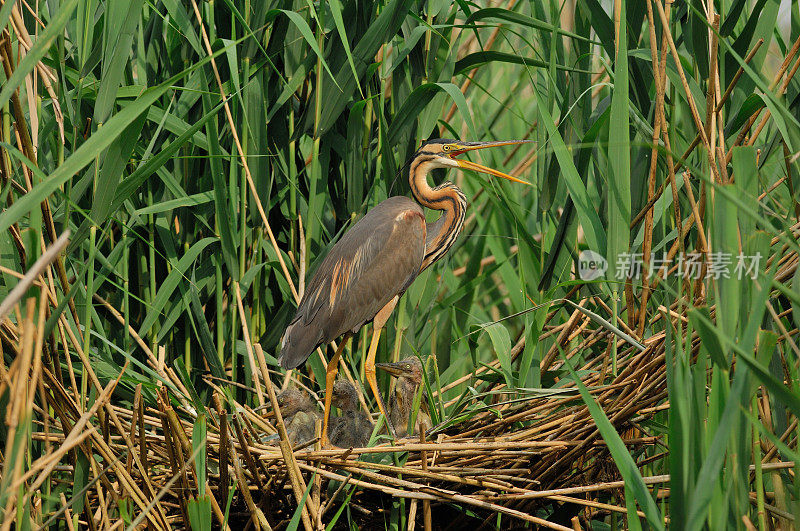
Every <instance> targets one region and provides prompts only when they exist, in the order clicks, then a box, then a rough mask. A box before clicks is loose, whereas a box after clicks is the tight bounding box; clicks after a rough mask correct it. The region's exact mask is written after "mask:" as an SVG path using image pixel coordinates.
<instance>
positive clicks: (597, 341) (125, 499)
mask: <svg viewBox="0 0 800 531" xmlns="http://www.w3.org/2000/svg"><path fill="white" fill-rule="evenodd" d="M795 229H797V227H795ZM773 243H776V242H773ZM777 265H778V267H777V269H778V276H779V277H780V278H778V280H781V279H784V280H785V279H787V278H790V277H791V276H792V275H793V274H794V272H795V270H796V267H797V256H796V255H792V256H787V257H786V258H785V259H784V260H782V261H781V264H777ZM695 303H697V301H695ZM34 307H35V305H34V304H32V302H31V301H29V304H28V305H27V307H26V308H25V309H22V308H18V309H19V310H20V316H21V317H22V320H21V326H19V327H17V326H15V325H14V324H13V323H12V322H11V321H10V320H8V319H6V320H5V321H4V322H3V323H1V324H0V333H1V334H2V339H3V345H4V346H5V347H6V348H8V347H10V346H13V347H15V348H16V346H19V351H18V352H17V354H18V355H17V356H16V358H15V362H14V363H13V364H12V365H11V366H10V367H9V368H8V369H5V368H4V374H3V375H2V383H0V387H2V393H6V392H8V393H9V395H8V396H9V397H10V400H9V406H8V407H9V408H10V411H17V412H18V413H19V415H17V416H13V415H12V416H10V417H9V418H16V419H19V420H20V422H21V423H20V424H19V425H18V426H10V428H9V427H7V428H5V430H6V433H5V435H6V436H7V437H10V438H13V437H14V436H15V433H16V432H15V430H16V429H17V428H18V427H19V426H21V425H22V423H23V422H28V421H30V422H31V426H32V441H33V444H37V445H40V446H41V447H42V448H44V449H45V451H44V452H43V453H42V456H41V457H39V458H38V459H36V460H34V461H33V462H32V463H31V465H30V467H29V469H28V471H27V473H26V474H24V476H19V475H17V476H16V477H12V478H9V477H4V478H3V481H5V482H8V483H6V484H7V485H10V486H11V488H12V489H16V491H15V492H17V494H15V495H13V496H12V497H11V498H10V499H7V500H6V506H5V510H6V512H7V513H8V511H9V510H13V507H15V506H16V505H15V503H16V502H18V501H19V499H20V497H23V496H24V497H30V496H31V495H32V493H33V492H35V491H37V489H40V488H41V486H42V485H43V484H44V483H45V482H46V481H47V482H48V484H49V485H50V486H51V487H52V486H54V485H56V486H58V485H60V486H62V487H63V486H67V487H69V488H66V489H64V488H62V489H61V494H60V495H61V498H62V500H61V502H62V503H61V504H54V505H52V506H51V507H52V509H51V510H50V512H48V513H47V514H46V515H45V516H47V517H49V518H50V521H53V520H55V519H64V520H68V521H70V522H71V523H72V522H77V523H78V524H79V526H80V527H83V528H92V529H99V528H108V527H111V528H114V527H115V522H114V517H112V516H111V515H117V514H121V513H123V512H124V513H125V514H126V515H127V517H126V518H124V520H125V523H126V524H129V525H133V526H134V527H136V526H145V525H147V526H149V527H150V528H155V529H166V528H190V526H191V524H190V520H191V512H192V511H193V510H194V509H196V507H195V508H193V507H192V505H193V504H195V503H197V502H196V500H197V496H198V492H199V491H201V490H203V489H204V490H205V493H206V496H207V497H206V498H205V500H206V503H209V504H210V506H211V514H212V520H213V522H214V525H215V526H219V527H221V526H222V525H223V523H224V522H227V525H228V526H229V527H230V528H232V529H237V528H245V529H255V528H261V529H285V528H287V527H289V526H294V525H296V524H298V523H299V524H300V525H302V526H304V527H306V528H312V529H313V528H321V527H324V526H325V525H327V524H329V523H330V522H331V521H332V520H336V521H338V524H336V525H339V526H342V527H346V524H345V522H346V521H347V520H348V519H349V520H350V521H353V522H357V523H358V525H360V526H361V527H362V528H363V529H372V528H383V527H385V525H386V522H387V521H388V518H389V516H388V515H389V513H390V512H391V510H392V507H393V506H394V507H395V509H396V508H397V504H399V506H400V509H401V514H402V518H403V522H402V523H403V525H405V526H406V527H407V528H414V527H417V528H419V529H423V528H424V527H427V526H426V519H429V522H430V528H432V529H461V528H465V527H467V526H469V527H472V526H474V527H476V528H481V527H483V528H487V529H491V528H495V527H497V526H498V525H500V527H502V528H504V529H507V528H515V527H537V526H541V527H543V528H552V529H574V528H576V527H581V528H586V527H588V526H589V523H590V522H591V521H592V520H595V519H597V518H598V517H600V518H603V517H605V516H607V515H608V514H610V513H626V512H627V509H626V503H634V502H633V501H632V500H631V499H626V490H625V484H624V482H623V481H622V480H621V476H620V473H619V470H618V468H617V465H615V463H614V460H613V459H612V456H611V454H610V450H609V447H608V445H607V443H606V442H605V440H604V439H603V438H602V437H601V435H600V432H599V430H598V426H597V423H596V418H595V417H593V415H592V414H591V413H590V409H589V407H588V406H587V404H588V403H590V402H587V398H588V396H589V395H590V396H591V401H593V402H594V404H597V405H598V406H600V408H602V411H603V412H604V414H605V417H606V418H607V419H608V421H609V422H610V424H611V425H612V426H613V427H614V429H615V430H616V432H617V433H618V434H619V435H620V437H621V440H622V442H623V443H624V445H625V447H626V448H627V450H628V451H629V452H630V455H631V456H632V457H633V459H634V461H635V463H636V465H637V467H638V468H639V471H640V473H641V474H642V476H643V477H644V483H645V484H646V485H648V488H650V489H651V492H652V493H653V494H654V495H655V496H656V498H663V497H667V496H669V476H665V475H653V474H649V473H648V471H649V470H651V465H652V464H653V463H656V462H658V461H659V460H661V459H664V458H665V457H666V456H667V453H668V449H667V446H666V444H665V440H664V434H665V432H666V427H665V428H664V430H661V431H659V430H657V429H653V428H652V426H654V425H655V426H658V425H659V424H658V421H656V422H648V421H650V420H654V418H655V417H656V416H657V415H661V417H660V418H661V419H662V422H663V423H664V424H666V423H667V418H668V417H667V412H666V411H667V410H668V409H669V404H668V403H667V402H666V398H667V394H668V393H667V369H666V368H667V365H668V361H669V360H666V359H665V353H666V352H667V349H665V342H666V341H667V340H668V338H667V337H666V334H664V333H660V334H656V335H654V336H652V337H648V338H642V339H636V338H635V337H632V336H633V335H635V334H634V332H632V331H630V330H627V329H624V330H619V331H615V330H613V329H611V328H609V327H608V326H604V325H603V319H602V318H599V315H598V314H599V313H601V312H603V311H607V310H608V308H606V307H605V306H604V304H603V303H602V301H600V300H598V299H594V298H586V299H583V300H581V301H578V302H577V303H572V306H571V308H572V310H571V313H570V314H569V315H570V317H569V318H568V319H567V320H565V321H564V322H562V323H560V324H557V325H555V324H554V325H548V326H546V327H545V330H546V331H545V332H544V334H543V337H542V338H540V340H543V339H545V338H548V337H549V338H555V341H554V342H553V345H552V347H551V348H550V349H549V351H548V352H547V354H546V355H545V356H544V357H543V358H542V359H541V360H539V365H540V368H541V371H542V375H543V381H545V380H549V382H550V387H548V388H546V389H514V390H511V389H509V388H507V387H506V385H505V383H504V380H503V378H502V377H497V378H492V377H490V376H491V375H492V374H493V373H494V374H495V375H497V374H499V371H500V365H499V362H498V361H494V362H492V363H490V364H487V365H484V366H482V367H480V368H478V369H477V370H476V371H475V372H473V373H471V374H468V375H465V376H464V377H462V378H461V379H459V380H456V381H453V382H451V383H450V384H449V385H448V386H446V387H445V388H443V390H442V392H443V393H444V392H445V391H447V390H448V387H450V388H453V387H455V386H457V385H462V387H464V386H463V384H465V383H466V384H469V386H467V387H468V389H470V391H469V392H465V393H463V394H462V395H461V396H460V397H458V398H455V399H452V400H450V401H449V402H446V403H445V402H444V401H443V400H442V399H440V398H439V396H437V395H436V394H435V393H434V395H433V396H432V397H430V400H432V401H434V402H437V401H438V404H439V406H440V407H441V408H442V410H444V411H446V412H447V418H446V419H445V420H444V421H443V422H441V423H440V424H439V425H438V426H436V427H434V429H433V430H432V431H431V432H430V433H429V434H428V435H427V438H426V436H420V437H419V438H414V439H404V440H400V441H397V443H396V444H391V443H390V442H389V441H387V440H386V437H385V436H375V435H374V436H373V439H375V441H374V442H375V445H374V446H372V447H367V448H352V449H320V448H319V443H318V441H312V442H311V443H308V444H306V445H305V447H298V448H294V449H292V448H291V447H290V446H289V444H288V442H287V441H286V439H285V430H284V434H281V433H280V432H281V431H282V428H283V424H282V421H281V420H280V419H278V418H276V415H275V412H274V409H273V407H272V405H273V404H275V400H276V399H275V396H276V392H277V391H279V389H278V385H277V384H273V380H274V381H275V382H277V381H278V380H279V376H280V375H278V374H277V373H275V372H273V371H271V370H270V369H268V367H267V365H266V363H265V357H264V355H263V352H261V349H260V348H259V347H258V345H255V348H254V349H253V352H254V358H253V359H254V360H257V363H258V366H259V368H260V369H261V370H260V371H258V373H259V375H260V377H259V378H256V379H255V382H254V387H253V388H252V389H251V390H250V391H252V392H253V393H255V394H256V395H257V396H258V400H259V401H260V402H261V403H262V404H263V407H258V408H251V407H250V406H247V405H244V404H241V403H239V402H237V401H236V400H235V398H234V396H235V395H234V393H232V392H231V391H230V389H231V388H230V387H228V386H226V385H225V384H222V383H220V382H217V381H212V380H210V379H207V380H206V383H207V391H208V393H207V395H206V396H210V397H211V400H210V404H211V406H210V407H205V413H201V411H202V409H203V406H201V405H200V404H201V403H202V401H201V400H200V398H199V397H198V396H197V395H196V393H195V392H194V391H192V392H190V391H189V390H188V389H187V388H186V386H185V385H184V383H183V381H182V379H181V378H180V377H179V376H178V375H177V374H176V372H175V371H174V370H173V369H171V368H169V367H166V366H165V365H164V364H163V363H162V362H160V361H159V357H158V356H157V355H155V354H154V353H152V352H150V351H149V349H148V348H147V346H146V345H144V344H143V343H140V347H141V348H142V349H143V350H144V351H145V352H146V353H147V355H148V356H149V358H148V363H149V364H150V365H151V370H153V371H155V372H156V373H158V374H159V376H160V378H161V379H162V380H163V381H162V382H159V384H158V385H152V386H144V385H142V384H139V385H138V386H137V387H135V388H134V389H133V392H132V393H131V388H130V386H127V387H126V386H125V385H118V384H119V383H120V381H121V380H122V378H123V377H124V371H123V373H122V374H118V375H102V374H97V373H95V372H94V370H93V369H92V364H89V363H85V366H86V367H87V368H88V373H87V378H88V380H89V381H91V382H93V385H94V387H95V388H96V389H99V390H100V391H98V392H97V393H96V396H95V399H94V400H93V401H92V402H91V403H90V404H86V405H84V404H81V403H80V401H79V400H78V397H79V396H80V395H79V394H78V389H77V384H76V381H75V378H74V375H70V374H67V373H64V372H63V371H54V370H53V367H54V366H60V365H59V364H60V362H59V360H57V359H56V354H55V353H56V352H58V350H59V349H58V348H56V345H54V344H49V343H42V342H41V339H39V340H38V341H37V338H41V335H40V333H41V330H42V325H43V316H42V315H34V312H33V309H34ZM713 313H714V312H713V308H711V314H712V315H713ZM554 315H556V313H555V312H553V313H552V314H551V316H554ZM562 315H563V314H562ZM654 319H666V320H669V321H670V322H671V323H672V329H674V330H675V331H676V333H678V334H679V333H680V330H682V329H685V328H684V327H683V323H684V322H685V317H684V316H683V315H682V314H681V313H680V308H677V307H676V308H663V307H662V308H660V314H659V315H657V316H655V317H654ZM622 326H623V328H624V324H623V325H622ZM63 332H66V335H65V334H64V333H63ZM620 332H621V333H622V336H623V338H621V337H620ZM626 334H630V335H629V338H630V340H629V342H626V340H624V336H625V335H626ZM61 337H62V341H64V342H65V343H66V342H69V343H70V344H72V345H73V346H77V345H79V342H78V341H76V340H75V338H74V337H73V338H71V339H70V338H69V329H68V328H62V336H61ZM788 337H789V336H788V335H784V336H783V337H782V338H780V339H779V341H784V340H786V339H787V338H788ZM682 341H683V343H684V344H691V345H692V354H693V356H696V355H697V351H698V347H699V342H700V339H699V337H698V336H697V335H696V334H695V335H693V336H692V337H691V338H688V343H687V338H683V340H682ZM524 344H525V336H524V334H523V335H522V336H521V337H520V338H519V339H518V340H517V342H516V344H514V345H513V347H512V348H511V351H510V358H511V360H512V361H515V360H516V358H517V357H518V356H519V355H520V354H521V352H522V351H523V348H524ZM615 348H616V355H614V349H615ZM78 355H79V356H81V357H84V355H83V353H82V352H81V351H80V350H79V351H78ZM576 360H580V362H579V363H575V361H576ZM568 367H569V368H570V371H567V370H565V369H567V368H568ZM126 368H127V365H126ZM734 370H735V365H734ZM571 371H574V372H571ZM554 374H556V375H559V376H557V377H552V375H554ZM570 374H575V375H577V376H578V377H579V378H580V380H581V382H582V385H583V387H584V390H585V391H586V392H587V393H588V395H585V396H583V397H582V396H581V394H580V393H579V389H578V386H576V385H575V381H574V380H572V379H571V378H568V377H567V376H569V375H570ZM545 375H548V378H545ZM290 378H291V377H290ZM288 383H289V379H287V378H284V382H283V385H287V384H288ZM2 393H0V394H2ZM131 394H132V396H131ZM120 395H124V402H123V403H129V404H132V407H119V406H118V405H115V403H117V402H118V400H116V397H118V396H120ZM146 403H149V404H155V405H157V407H147V406H145V404H146ZM15 408H16V409H15ZM26 412H27V413H26ZM656 420H657V419H656ZM644 425H647V426H650V427H644ZM791 429H792V428H791V427H790V430H787V432H786V433H783V434H781V433H776V434H774V435H775V437H777V438H780V439H781V440H782V441H787V440H788V439H789V438H790V432H791ZM276 433H277V434H278V436H277V438H276V436H275V434H276ZM773 448H774V447H773ZM203 455H205V459H202V456H203ZM2 458H3V459H2V461H3V463H2V464H3V466H4V467H7V466H8V465H9V463H8V462H6V460H5V454H4V455H3V456H2ZM203 463H204V464H203ZM792 466H793V463H791V462H782V461H779V460H778V457H777V452H776V451H773V452H772V453H771V454H770V453H769V452H768V453H767V455H765V456H764V461H763V467H764V470H771V469H772V470H778V469H783V468H789V467H792ZM78 470H80V474H77V471H78ZM79 476H80V478H81V479H76V478H77V477H79ZM77 481H79V482H80V483H76V482H77ZM75 486H78V487H81V488H79V489H77V492H75V494H74V495H73V496H78V497H83V501H84V503H83V504H82V505H83V512H82V513H81V514H77V515H73V514H71V512H70V510H69V509H68V508H66V507H68V506H70V505H71V504H67V503H66V499H67V496H65V494H64V491H67V492H71V491H75V490H76V489H74V488H73V487H75ZM299 502H302V503H299ZM72 506H73V507H74V505H72ZM59 507H61V509H59ZM298 507H301V508H302V510H301V511H299V510H298ZM767 507H768V508H769V507H770V506H769V504H767ZM65 508H66V509H65ZM119 508H124V511H123V510H121V509H119ZM345 510H346V511H348V512H349V514H348V516H347V517H346V518H345V517H344V516H343V515H342V512H343V511H345ZM771 510H777V509H775V508H774V507H773V508H772V509H771ZM395 514H397V513H396V512H395ZM640 514H642V513H640ZM642 515H643V514H642ZM293 517H295V519H297V518H299V522H298V521H295V522H292V518H293ZM498 522H499V523H500V524H498Z"/></svg>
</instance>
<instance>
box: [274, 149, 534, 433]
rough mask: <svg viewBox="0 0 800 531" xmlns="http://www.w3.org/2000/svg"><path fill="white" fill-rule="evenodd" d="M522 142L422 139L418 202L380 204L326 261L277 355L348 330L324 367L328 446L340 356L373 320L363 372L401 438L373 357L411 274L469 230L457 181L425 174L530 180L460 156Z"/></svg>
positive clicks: (415, 175) (295, 359) (297, 353)
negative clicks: (432, 216)
mask: <svg viewBox="0 0 800 531" xmlns="http://www.w3.org/2000/svg"><path fill="white" fill-rule="evenodd" d="M525 142H527V141H525V140H513V141H505V142H462V141H459V140H452V139H436V140H429V141H427V142H425V143H424V144H422V146H421V147H420V148H419V150H418V151H417V152H416V153H414V155H413V157H412V158H411V160H410V161H409V168H410V171H409V183H410V184H411V193H412V194H413V195H414V199H416V202H415V201H413V200H412V199H409V198H408V197H403V196H395V197H390V198H388V199H386V200H385V201H383V202H381V203H380V204H379V205H377V206H376V207H375V208H373V209H372V210H370V211H369V212H367V214H366V215H365V216H364V217H363V218H361V219H360V220H359V221H358V222H357V223H356V224H355V225H353V227H352V228H350V230H348V231H347V232H346V233H345V234H344V236H342V238H341V239H340V240H339V241H338V242H337V243H336V244H335V245H334V246H333V248H332V249H331V250H330V252H329V253H328V255H327V256H326V257H325V258H324V259H323V260H322V263H321V264H320V265H319V267H318V268H317V270H316V272H315V273H314V275H313V277H312V279H311V281H310V282H309V284H308V287H307V289H306V291H305V293H304V294H303V298H302V300H301V301H300V304H299V305H298V307H297V313H296V314H295V316H294V318H293V319H292V321H291V322H290V323H289V326H288V327H287V328H286V332H285V334H284V336H283V341H282V344H281V353H280V356H279V357H278V361H279V362H280V364H281V366H282V367H283V368H285V369H293V368H295V367H297V366H299V365H300V364H301V363H303V362H305V361H306V359H308V357H309V356H310V355H311V353H312V352H314V350H315V349H316V348H317V347H318V346H319V345H322V344H326V343H330V342H331V341H333V340H334V339H336V338H338V337H340V336H344V337H343V338H342V341H341V343H339V347H338V348H337V349H336V353H335V354H334V355H333V357H332V358H331V359H330V361H329V362H328V366H327V369H326V375H325V389H326V392H325V410H324V414H323V428H322V444H323V445H324V446H327V445H328V444H329V439H328V421H329V418H330V411H331V399H332V396H333V393H332V388H333V384H334V381H335V380H336V374H337V373H338V371H339V357H340V356H341V353H342V350H343V349H344V346H345V344H347V341H348V340H349V339H350V337H351V336H352V335H353V334H354V333H356V332H358V331H359V330H360V329H361V327H362V326H364V325H365V324H367V323H368V322H370V321H372V323H373V332H372V341H371V342H370V345H369V351H368V353H367V359H366V361H365V364H364V373H365V376H366V379H367V382H368V383H369V386H370V388H371V389H372V393H373V394H374V395H375V398H376V400H377V402H378V408H379V409H380V411H381V413H382V414H383V416H384V417H385V418H386V423H387V425H388V426H389V432H390V434H391V436H392V438H396V435H395V431H394V427H393V426H392V423H391V420H390V417H389V415H388V414H387V412H386V407H385V405H384V403H383V398H382V397H381V394H380V392H379V391H378V384H377V380H376V379H375V355H376V353H377V350H378V342H379V340H380V336H381V330H382V329H383V327H384V325H385V324H386V321H387V320H388V319H389V315H391V313H392V311H393V310H394V307H395V305H396V304H397V301H398V299H399V298H400V296H401V295H402V294H403V293H404V292H405V291H406V289H408V287H409V286H410V285H411V283H412V282H413V281H414V279H415V278H417V276H418V275H419V274H420V273H421V272H422V271H424V270H425V269H426V268H427V267H429V266H430V265H431V264H432V263H434V262H435V261H437V260H439V259H440V258H441V257H442V256H444V255H445V253H447V251H448V250H449V249H450V247H451V246H452V245H453V243H454V242H455V241H456V238H457V237H458V235H459V234H460V233H461V230H462V229H463V228H464V213H465V210H466V207H467V198H466V196H465V195H464V193H463V192H462V191H461V190H460V189H459V188H458V187H457V186H455V185H454V184H453V183H450V182H445V183H443V184H440V185H439V186H436V187H433V188H432V187H431V186H430V184H429V183H428V173H430V171H431V170H433V169H435V168H459V169H467V170H474V171H478V172H482V173H488V174H489V175H495V176H497V177H503V178H505V179H509V180H511V181H515V182H519V183H523V184H529V183H527V182H525V181H522V180H520V179H517V178H515V177H512V176H510V175H506V174H505V173H503V172H500V171H497V170H494V169H492V168H487V167H486V166H483V165H481V164H477V163H475V162H470V161H468V160H461V159H456V158H455V157H456V156H458V155H462V154H464V153H467V152H468V151H474V150H478V149H484V148H490V147H497V146H508V145H513V144H522V143H525ZM422 207H427V208H430V209H432V210H438V211H440V212H441V213H442V214H441V216H439V218H438V219H437V220H436V221H434V222H432V223H427V222H426V221H425V213H424V211H423V209H422Z"/></svg>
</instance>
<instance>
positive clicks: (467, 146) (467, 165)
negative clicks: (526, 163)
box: [448, 140, 531, 186]
mask: <svg viewBox="0 0 800 531" xmlns="http://www.w3.org/2000/svg"><path fill="white" fill-rule="evenodd" d="M529 142H531V140H506V141H500V142H465V143H463V144H456V145H457V148H456V149H455V150H453V151H451V152H450V153H448V155H449V156H450V158H451V159H453V160H455V161H456V163H458V165H459V167H461V168H464V169H467V170H474V171H479V172H481V173H488V174H489V175H494V176H496V177H502V178H503V179H508V180H509V181H514V182H515V183H522V184H527V185H529V186H530V184H531V183H529V182H528V181H523V180H522V179H517V178H516V177H512V176H511V175H508V174H507V173H503V172H501V171H498V170H495V169H493V168H489V167H488V166H484V165H482V164H478V163H477V162H470V161H468V160H461V159H457V158H455V157H456V156H458V155H462V154H464V153H466V152H467V151H475V150H478V149H485V148H491V147H499V146H513V145H516V144H527V143H529Z"/></svg>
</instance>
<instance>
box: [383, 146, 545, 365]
mask: <svg viewBox="0 0 800 531" xmlns="http://www.w3.org/2000/svg"><path fill="white" fill-rule="evenodd" d="M529 142H531V141H530V140H505V141H500V142H470V143H469V144H463V145H459V149H457V150H456V151H453V152H451V153H449V156H450V158H451V159H453V160H455V161H456V163H457V164H458V166H459V167H461V168H464V169H467V170H473V171H477V172H481V173H488V174H489V175H494V176H496V177H502V178H503V179H508V180H509V181H513V182H515V183H522V184H527V185H530V184H531V183H529V182H528V181H523V180H522V179H517V178H516V177H512V176H511V175H508V174H507V173H503V172H501V171H499V170H495V169H493V168H489V167H488V166H484V165H483V164H478V163H477V162H470V161H468V160H462V159H457V158H455V157H456V156H458V155H462V154H464V153H466V152H467V151H476V150H478V149H486V148H492V147H499V146H513V145H516V144H527V143H529ZM376 366H377V365H376Z"/></svg>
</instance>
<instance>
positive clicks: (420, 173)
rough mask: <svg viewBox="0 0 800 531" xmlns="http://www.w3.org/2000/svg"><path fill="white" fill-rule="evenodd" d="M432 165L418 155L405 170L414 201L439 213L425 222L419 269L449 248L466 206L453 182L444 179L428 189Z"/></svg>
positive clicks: (460, 192)
mask: <svg viewBox="0 0 800 531" xmlns="http://www.w3.org/2000/svg"><path fill="white" fill-rule="evenodd" d="M431 159H432V157H431ZM433 168H434V166H433V163H432V162H431V160H430V159H426V158H424V157H418V158H417V159H415V160H414V161H413V162H412V163H411V170H410V173H409V182H410V184H411V193H413V194H414V198H415V199H416V200H417V202H419V204H421V205H422V206H424V207H427V208H430V209H432V210H439V211H441V212H442V215H441V216H440V217H439V219H437V220H436V221H434V222H433V223H428V226H427V238H426V241H425V258H424V259H423V261H422V267H421V268H420V270H424V269H425V268H427V267H428V266H429V265H431V264H432V263H434V262H435V261H436V260H438V259H439V258H441V257H442V256H444V255H445V253H447V251H448V250H450V247H452V246H453V243H455V241H456V238H458V235H459V234H460V233H461V230H462V229H463V228H464V212H465V211H466V209H467V198H466V196H465V195H464V193H463V192H462V191H461V190H460V189H459V188H458V187H457V186H456V185H454V184H453V183H451V182H445V183H442V184H441V185H439V186H437V187H435V188H431V186H430V185H429V184H428V173H429V172H430V171H431V170H432V169H433Z"/></svg>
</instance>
